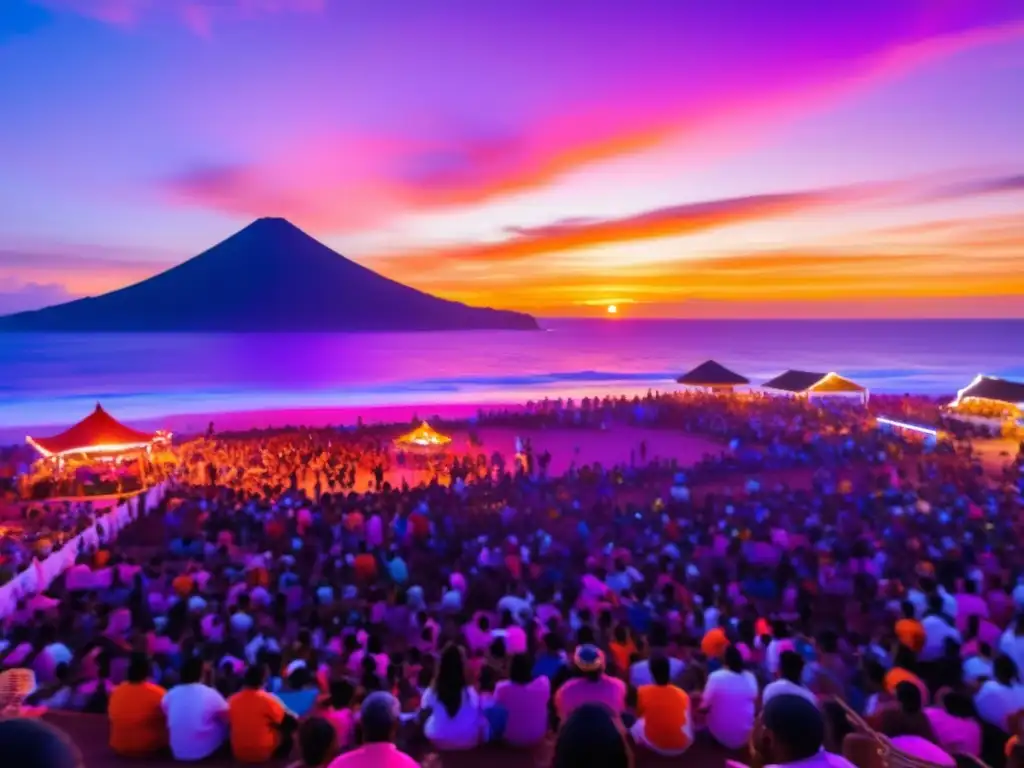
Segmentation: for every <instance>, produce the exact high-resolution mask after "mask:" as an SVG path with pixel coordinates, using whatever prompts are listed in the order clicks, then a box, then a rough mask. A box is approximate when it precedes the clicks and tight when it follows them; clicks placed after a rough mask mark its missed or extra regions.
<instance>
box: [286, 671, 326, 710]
mask: <svg viewBox="0 0 1024 768" xmlns="http://www.w3.org/2000/svg"><path fill="white" fill-rule="evenodd" d="M285 672H287V679H286V680H285V687H284V690H283V691H281V692H280V693H279V694H278V695H277V698H279V699H280V700H281V703H282V704H283V705H284V706H285V707H286V708H287V709H289V710H290V711H292V712H294V713H295V715H296V716H297V717H304V716H305V715H307V714H309V712H310V711H311V710H312V709H313V707H314V706H315V705H316V700H317V698H318V697H319V695H320V691H319V689H318V688H317V685H316V681H315V680H314V679H313V676H312V675H310V673H309V668H308V667H307V666H306V663H305V662H304V661H293V662H292V663H291V664H289V665H288V668H287V669H286V670H285Z"/></svg>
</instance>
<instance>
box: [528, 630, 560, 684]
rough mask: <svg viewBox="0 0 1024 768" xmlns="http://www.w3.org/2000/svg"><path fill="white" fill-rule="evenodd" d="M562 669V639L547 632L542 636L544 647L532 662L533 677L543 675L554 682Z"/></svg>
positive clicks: (553, 633) (555, 634)
mask: <svg viewBox="0 0 1024 768" xmlns="http://www.w3.org/2000/svg"><path fill="white" fill-rule="evenodd" d="M564 668H565V652H564V651H563V649H562V639H561V638H560V637H559V636H558V634H557V633H555V632H548V633H546V634H545V635H544V647H543V648H542V649H541V652H540V653H539V654H538V655H537V658H536V660H535V661H534V662H533V676H534V677H540V676H541V675H543V676H544V677H546V678H548V680H554V678H555V676H556V675H558V673H559V672H560V671H561V670H562V669H564Z"/></svg>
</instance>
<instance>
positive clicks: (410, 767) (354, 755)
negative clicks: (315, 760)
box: [327, 742, 420, 768]
mask: <svg viewBox="0 0 1024 768" xmlns="http://www.w3.org/2000/svg"><path fill="white" fill-rule="evenodd" d="M327 768H420V764H419V763H418V762H416V761H415V760H413V759H412V758H411V757H409V756H408V755H407V754H405V753H404V752H399V751H398V747H396V746H395V745H394V744H391V743H390V742H388V743H378V744H365V745H363V746H361V747H360V748H359V749H354V750H352V751H351V752H346V753H345V754H344V755H341V756H340V757H336V758H335V759H334V761H333V762H332V763H331V764H330V765H329V766H328V767H327Z"/></svg>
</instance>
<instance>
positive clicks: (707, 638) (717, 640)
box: [700, 627, 730, 659]
mask: <svg viewBox="0 0 1024 768" xmlns="http://www.w3.org/2000/svg"><path fill="white" fill-rule="evenodd" d="M729 645H730V643H729V638H728V637H726V636H725V630H724V629H722V628H721V627H715V628H714V629H712V630H710V631H709V632H708V633H707V634H706V635H704V639H703V640H701V641H700V651H701V653H703V654H704V655H705V656H707V657H708V658H709V659H720V658H722V656H724V655H725V649H726V648H728V647H729Z"/></svg>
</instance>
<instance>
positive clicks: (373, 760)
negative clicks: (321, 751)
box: [329, 691, 419, 768]
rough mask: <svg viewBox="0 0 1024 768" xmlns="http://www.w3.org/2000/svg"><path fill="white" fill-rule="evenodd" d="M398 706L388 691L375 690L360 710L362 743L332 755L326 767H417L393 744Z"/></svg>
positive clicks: (397, 719)
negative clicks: (343, 752) (341, 753)
mask: <svg viewBox="0 0 1024 768" xmlns="http://www.w3.org/2000/svg"><path fill="white" fill-rule="evenodd" d="M400 712H401V708H400V707H399V704H398V701H397V700H396V699H395V697H394V696H392V695H391V694H390V693H386V692H384V691H377V692H376V693H371V694H370V695H369V696H367V697H366V699H364V700H363V705H362V707H361V708H360V711H359V727H360V730H361V732H362V746H361V747H359V748H358V749H354V750H352V751H351V752H347V753H345V754H343V755H340V756H339V757H337V758H335V759H334V761H333V762H332V763H331V764H330V766H329V768H419V763H418V762H416V761H415V760H413V759H412V758H411V757H409V755H407V754H405V753H404V752H400V751H399V749H398V747H397V746H396V745H395V736H396V735H397V733H398V724H399V715H400Z"/></svg>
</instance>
